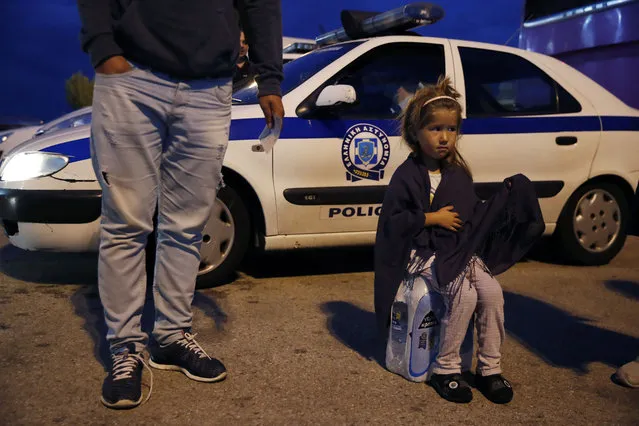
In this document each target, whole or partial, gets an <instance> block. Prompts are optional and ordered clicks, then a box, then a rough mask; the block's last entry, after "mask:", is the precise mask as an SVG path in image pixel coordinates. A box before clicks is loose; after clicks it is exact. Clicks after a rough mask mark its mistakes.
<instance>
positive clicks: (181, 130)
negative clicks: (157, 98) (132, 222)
mask: <svg viewBox="0 0 639 426" xmlns="http://www.w3.org/2000/svg"><path fill="white" fill-rule="evenodd" d="M230 123H231V80H230V79H219V80H201V81H195V82H187V83H179V84H178V87H177V90H176V92H175V98H174V100H173V109H172V111H171V115H170V126H169V134H168V137H167V144H166V147H165V152H164V154H163V156H162V165H161V172H160V173H161V179H160V196H159V202H158V233H157V250H156V264H155V280H154V300H155V309H156V319H155V328H154V330H153V334H154V337H155V340H156V341H157V342H158V343H159V345H160V348H159V349H158V351H156V352H154V354H153V356H152V360H151V366H153V367H156V368H162V369H170V370H180V371H183V372H184V373H185V374H186V375H187V376H189V377H190V378H192V379H195V380H200V381H216V380H219V379H221V378H223V376H224V375H225V374H226V373H225V372H224V371H225V370H224V367H223V366H222V365H221V363H219V361H217V360H214V359H211V358H209V357H208V355H206V353H205V352H204V351H203V350H202V349H201V348H200V347H199V346H197V344H196V343H195V340H194V339H193V336H192V335H191V334H190V328H191V322H192V311H191V303H192V301H193V295H194V292H195V280H196V277H197V272H198V268H199V264H200V246H201V243H202V230H203V228H204V225H205V224H206V222H207V220H208V219H209V216H210V214H211V210H212V207H213V203H214V202H215V197H216V193H217V188H218V185H219V184H220V182H221V170H222V163H223V161H224V155H225V153H226V148H227V145H228V137H229V129H230ZM213 238H215V236H213ZM182 351H190V354H188V355H185V354H184V353H183V352H182Z"/></svg>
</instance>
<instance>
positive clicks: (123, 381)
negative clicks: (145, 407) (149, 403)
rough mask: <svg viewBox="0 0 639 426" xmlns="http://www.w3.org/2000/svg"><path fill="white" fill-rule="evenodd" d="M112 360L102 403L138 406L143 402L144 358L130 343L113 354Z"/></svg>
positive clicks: (121, 407)
mask: <svg viewBox="0 0 639 426" xmlns="http://www.w3.org/2000/svg"><path fill="white" fill-rule="evenodd" d="M111 361H112V364H113V365H112V366H111V371H110V372H109V375H108V376H107V377H106V379H104V383H103V385H102V397H101V398H100V399H101V401H102V403H103V404H104V405H105V406H107V407H109V408H116V409H125V408H133V407H137V406H138V405H140V403H141V402H142V369H143V368H144V358H142V355H141V354H140V353H137V352H135V347H134V346H133V345H128V346H127V347H123V348H120V349H119V350H118V351H116V352H114V353H113V354H111ZM151 380H152V379H151ZM151 386H153V385H151ZM150 396H151V393H150V391H149V397H150ZM147 399H148V397H147Z"/></svg>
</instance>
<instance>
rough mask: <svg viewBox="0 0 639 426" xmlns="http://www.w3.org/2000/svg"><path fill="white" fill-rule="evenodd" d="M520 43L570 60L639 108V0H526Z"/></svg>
mask: <svg viewBox="0 0 639 426" xmlns="http://www.w3.org/2000/svg"><path fill="white" fill-rule="evenodd" d="M519 47H520V48H522V49H526V50H530V51H533V52H539V53H543V54H546V55H550V56H553V57H555V58H557V59H559V60H561V61H563V62H565V63H566V64H568V65H570V66H572V67H573V68H576V69H578V70H579V71H581V72H582V73H584V74H586V75H587V76H588V77H590V78H592V79H593V80H595V81H596V82H597V83H599V84H600V85H602V86H603V87H605V88H606V89H608V90H609V91H610V92H612V93H613V94H614V95H615V96H617V97H618V98H619V99H621V100H622V101H624V102H625V103H626V104H628V105H630V106H632V107H634V108H639V85H638V84H637V83H636V71H637V70H638V69H639V0H609V1H593V0H525V1H524V13H523V23H522V27H521V32H520V34H519Z"/></svg>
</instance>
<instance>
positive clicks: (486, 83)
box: [459, 47, 581, 117]
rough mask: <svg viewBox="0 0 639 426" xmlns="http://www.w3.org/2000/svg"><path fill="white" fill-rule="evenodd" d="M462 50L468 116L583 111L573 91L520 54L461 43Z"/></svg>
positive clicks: (460, 51)
mask: <svg viewBox="0 0 639 426" xmlns="http://www.w3.org/2000/svg"><path fill="white" fill-rule="evenodd" d="M459 54H460V56H461V61H462V68H463V72H464V82H465V86H466V113H467V116H468V117H472V116H512V115H526V114H558V113H571V112H579V111H581V105H579V102H578V101H577V100H576V99H575V98H574V97H573V96H572V95H570V94H569V93H568V92H567V91H566V90H565V89H564V88H563V87H561V86H560V85H559V84H558V83H557V82H556V81H554V80H553V79H552V78H550V77H549V76H548V75H547V74H546V73H545V72H543V71H542V70H540V69H539V68H538V67H537V66H535V65H534V64H533V63H531V62H530V61H528V60H526V59H524V58H522V57H521V56H517V55H513V54H510V53H506V52H498V51H494V50H488V49H477V48H470V47H460V48H459Z"/></svg>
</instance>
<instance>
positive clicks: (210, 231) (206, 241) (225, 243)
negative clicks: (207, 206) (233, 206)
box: [198, 198, 235, 275]
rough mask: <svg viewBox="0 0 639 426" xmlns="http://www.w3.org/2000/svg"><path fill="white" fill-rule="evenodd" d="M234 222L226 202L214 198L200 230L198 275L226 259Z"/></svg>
mask: <svg viewBox="0 0 639 426" xmlns="http://www.w3.org/2000/svg"><path fill="white" fill-rule="evenodd" d="M234 238H235V222H234V221H233V216H231V212H230V211H229V209H228V207H226V204H224V203H223V202H222V201H220V199H219V198H216V199H215V204H214V205H213V210H212V211H211V216H210V217H209V220H208V222H207V223H206V225H205V226H204V231H203V232H202V247H201V248H200V270H199V272H198V273H199V275H203V274H206V273H209V272H211V271H212V270H214V269H215V268H217V267H218V266H220V264H221V263H222V262H223V261H224V259H226V257H227V256H228V254H229V253H230V251H231V248H232V247H233V240H234Z"/></svg>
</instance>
